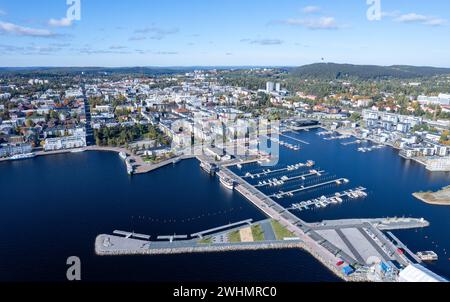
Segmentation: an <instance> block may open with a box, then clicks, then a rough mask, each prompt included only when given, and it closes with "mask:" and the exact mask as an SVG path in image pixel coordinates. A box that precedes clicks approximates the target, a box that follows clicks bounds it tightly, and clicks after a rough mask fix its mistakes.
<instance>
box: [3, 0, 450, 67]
mask: <svg viewBox="0 0 450 302" xmlns="http://www.w3.org/2000/svg"><path fill="white" fill-rule="evenodd" d="M432 2H433V5H432V6H430V5H427V4H426V3H421V2H419V1H414V2H413V3H411V1H404V0H398V1H381V11H382V13H381V20H379V21H371V20H369V19H368V18H367V11H368V9H369V8H370V7H371V6H370V5H368V4H367V3H366V1H365V0H351V1H345V2H344V1H334V2H330V1H292V0H287V1H282V3H275V2H273V1H235V0H233V1H214V2H213V3H205V2H204V1H199V0H198V1H189V3H187V2H183V1H178V0H172V1H164V3H160V2H152V3H149V2H148V1H141V0H139V1H133V6H132V7H130V6H128V5H127V3H126V2H119V1H114V2H108V1H103V0H101V1H95V3H94V2H91V1H85V0H81V2H80V3H81V6H80V8H81V10H80V20H71V19H68V18H67V10H68V9H69V8H70V6H68V5H67V4H66V1H65V0H44V1H35V2H32V3H30V2H28V1H22V0H21V1H16V2H14V3H12V2H6V1H4V0H0V37H1V42H0V54H1V56H0V66H3V67H28V66H104V67H127V66H300V65H305V64H309V63H315V62H336V63H351V64H370V65H396V64H402V65H403V64H404V65H427V66H437V67H450V64H449V63H448V59H447V55H446V53H447V52H448V50H449V49H450V42H448V41H445V40H444V39H442V37H444V36H445V35H446V34H447V33H448V30H449V27H448V26H449V24H448V19H449V16H448V13H447V12H448V11H449V8H450V4H449V3H447V2H444V1H432ZM368 37H370V38H368ZM424 52H426V55H424Z"/></svg>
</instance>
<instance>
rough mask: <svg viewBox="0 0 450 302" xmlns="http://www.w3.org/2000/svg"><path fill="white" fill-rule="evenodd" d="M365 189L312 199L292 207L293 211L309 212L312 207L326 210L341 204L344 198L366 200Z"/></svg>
mask: <svg viewBox="0 0 450 302" xmlns="http://www.w3.org/2000/svg"><path fill="white" fill-rule="evenodd" d="M364 190H365V189H364V188H358V189H356V190H349V191H345V192H342V193H336V194H335V195H333V196H328V197H327V196H322V197H319V198H316V199H311V200H308V201H303V202H300V203H297V204H293V205H292V209H294V210H299V211H303V210H309V209H310V208H311V207H315V208H318V209H320V208H326V207H328V206H329V205H330V204H341V203H343V202H344V198H346V197H347V198H350V199H361V198H366V197H367V193H366V192H364Z"/></svg>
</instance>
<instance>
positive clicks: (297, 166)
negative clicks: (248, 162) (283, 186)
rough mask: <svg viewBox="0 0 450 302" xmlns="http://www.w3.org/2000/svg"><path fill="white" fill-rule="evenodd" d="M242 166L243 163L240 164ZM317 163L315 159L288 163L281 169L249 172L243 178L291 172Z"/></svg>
mask: <svg viewBox="0 0 450 302" xmlns="http://www.w3.org/2000/svg"><path fill="white" fill-rule="evenodd" d="M238 165H240V166H241V167H242V165H241V164H238ZM314 165H315V163H314V161H311V160H310V161H307V162H306V163H297V164H294V165H288V166H287V167H284V168H281V169H274V170H271V169H264V170H262V171H261V170H260V171H258V172H253V173H250V172H247V173H246V174H245V175H244V176H242V178H251V179H255V178H261V177H265V176H269V175H272V174H276V173H281V172H286V171H287V172H291V171H297V170H300V169H301V168H304V167H308V168H310V167H313V166H314Z"/></svg>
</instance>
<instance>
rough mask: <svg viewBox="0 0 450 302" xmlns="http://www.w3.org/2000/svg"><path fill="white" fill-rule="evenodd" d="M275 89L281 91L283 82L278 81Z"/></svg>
mask: <svg viewBox="0 0 450 302" xmlns="http://www.w3.org/2000/svg"><path fill="white" fill-rule="evenodd" d="M275 90H276V91H277V92H280V91H281V83H277V84H276V85H275Z"/></svg>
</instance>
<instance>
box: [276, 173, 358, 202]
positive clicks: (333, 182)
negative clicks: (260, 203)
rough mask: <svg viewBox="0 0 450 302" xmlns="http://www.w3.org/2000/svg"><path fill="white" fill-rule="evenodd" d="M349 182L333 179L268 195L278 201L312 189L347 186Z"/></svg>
mask: <svg viewBox="0 0 450 302" xmlns="http://www.w3.org/2000/svg"><path fill="white" fill-rule="evenodd" d="M349 182H350V181H349V180H348V179H346V178H339V179H333V180H330V181H325V182H321V183H318V184H315V185H310V186H300V188H298V189H295V190H291V191H288V192H284V191H279V192H278V193H275V194H273V195H270V197H276V198H278V199H281V198H283V197H285V196H289V197H293V196H294V194H297V193H300V192H304V191H308V190H312V189H317V188H321V187H325V186H330V185H336V186H340V185H343V184H347V183H349Z"/></svg>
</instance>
